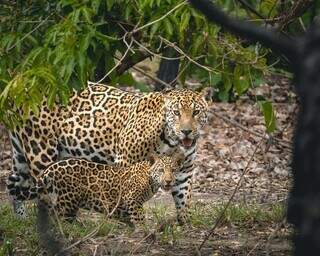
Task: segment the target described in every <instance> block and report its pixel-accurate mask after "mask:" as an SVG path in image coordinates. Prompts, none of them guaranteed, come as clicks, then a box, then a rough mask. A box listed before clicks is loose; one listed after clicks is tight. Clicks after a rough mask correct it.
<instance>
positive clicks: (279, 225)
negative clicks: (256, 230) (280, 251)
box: [247, 217, 286, 256]
mask: <svg viewBox="0 0 320 256" xmlns="http://www.w3.org/2000/svg"><path fill="white" fill-rule="evenodd" d="M284 223H286V220H285V217H284V218H283V220H282V221H281V222H280V223H278V225H277V227H276V228H275V230H274V231H273V232H271V234H270V235H269V236H268V238H267V241H263V240H262V239H261V240H260V241H258V242H257V243H256V244H255V246H254V247H253V248H252V249H251V250H250V251H249V252H248V254H247V256H250V255H251V254H252V253H253V252H254V251H255V250H256V248H258V246H260V245H261V243H262V242H263V243H265V244H266V246H265V247H266V248H268V245H269V243H270V240H271V239H272V237H274V236H275V235H276V234H277V233H278V231H279V230H280V228H281V226H282V225H283V224H284Z"/></svg>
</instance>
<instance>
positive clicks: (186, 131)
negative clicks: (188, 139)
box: [181, 130, 192, 136]
mask: <svg viewBox="0 0 320 256" xmlns="http://www.w3.org/2000/svg"><path fill="white" fill-rule="evenodd" d="M181 132H182V133H183V134H184V135H186V136H188V135H189V134H190V133H191V132H192V130H181Z"/></svg>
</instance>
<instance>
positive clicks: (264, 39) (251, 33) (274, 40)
mask: <svg viewBox="0 0 320 256" xmlns="http://www.w3.org/2000/svg"><path fill="white" fill-rule="evenodd" d="M190 2H191V4H192V5H193V6H194V7H195V8H196V9H198V10H200V11H201V12H202V13H203V14H204V15H205V16H206V17H207V18H208V19H209V20H210V21H212V22H215V23H217V24H219V25H221V26H223V27H224V28H226V29H227V30H229V31H230V32H232V33H234V34H236V35H238V36H241V37H245V38H249V39H251V40H253V41H255V42H261V43H262V44H263V45H265V46H266V47H268V48H271V49H273V50H274V51H280V52H281V53H283V54H284V55H285V56H286V57H288V58H289V59H290V60H291V61H293V62H294V60H295V57H296V55H297V53H296V47H297V43H296V42H295V41H293V40H289V39H287V38H284V37H283V36H280V35H279V36H277V35H276V34H274V33H272V32H269V31H267V30H265V29H262V28H259V27H256V26H254V25H253V24H250V23H249V22H246V21H241V22H240V21H239V20H236V19H232V18H229V17H228V16H227V15H226V14H224V13H223V12H222V11H220V10H218V9H217V8H216V7H215V6H214V5H213V4H212V3H211V2H209V1H206V0H190Z"/></svg>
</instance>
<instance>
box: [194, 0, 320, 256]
mask: <svg viewBox="0 0 320 256" xmlns="http://www.w3.org/2000/svg"><path fill="white" fill-rule="evenodd" d="M190 1H191V3H192V4H193V5H194V6H195V7H196V8H197V9H199V10H200V11H201V12H203V13H204V14H205V15H206V16H207V17H208V18H209V19H210V20H211V21H214V22H216V23H218V24H220V25H221V26H224V27H225V28H227V29H229V30H230V31H231V32H233V33H235V34H237V35H239V36H242V37H244V38H248V39H254V40H256V41H258V42H260V43H262V44H264V45H265V46H268V47H270V48H272V49H274V50H279V51H280V52H282V53H283V54H285V55H286V56H287V57H288V58H289V59H290V60H292V64H293V70H294V75H295V82H296V87H297V92H298V95H299V98H300V102H301V105H300V111H299V115H298V122H297V125H296V131H295V138H294V152H293V159H292V173H293V187H292V189H291V191H290V195H289V200H288V212H287V218H288V221H289V222H291V223H292V224H294V225H295V235H294V239H293V241H294V246H295V248H294V249H295V252H294V255H301V256H303V255H315V256H316V255H319V252H320V236H319V234H320V114H319V113H320V24H319V23H318V24H316V23H315V24H313V26H311V28H309V30H308V32H307V33H306V34H305V35H304V36H303V37H302V38H301V40H299V43H296V42H297V41H291V40H285V39H284V38H281V37H277V36H276V35H275V34H274V33H272V32H268V31H265V30H262V29H259V28H257V27H255V26H254V25H252V24H248V23H246V22H241V21H235V20H233V19H230V18H229V17H227V16H226V15H225V14H224V13H222V12H221V11H219V10H217V9H216V8H215V7H214V6H213V5H212V4H211V3H210V2H209V1H205V0H190ZM296 48H297V49H296Z"/></svg>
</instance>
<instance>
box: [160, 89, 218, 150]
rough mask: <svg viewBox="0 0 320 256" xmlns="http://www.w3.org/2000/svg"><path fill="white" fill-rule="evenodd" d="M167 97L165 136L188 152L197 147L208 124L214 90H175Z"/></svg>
mask: <svg viewBox="0 0 320 256" xmlns="http://www.w3.org/2000/svg"><path fill="white" fill-rule="evenodd" d="M164 97H165V119H166V126H165V136H166V137H167V139H169V140H170V141H172V142H174V143H175V144H180V145H181V146H182V148H184V149H186V150H188V149H190V148H192V147H194V146H195V144H196V142H197V140H198V138H199V136H200V130H201V129H202V128H203V126H204V125H205V124H206V123H207V119H208V117H207V112H208V103H209V102H210V101H211V98H212V89H211V88H205V89H204V90H203V91H201V92H200V93H199V92H195V91H192V90H188V89H180V90H179V89H177V90H176V89H174V90H171V91H169V92H167V93H165V94H164Z"/></svg>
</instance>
